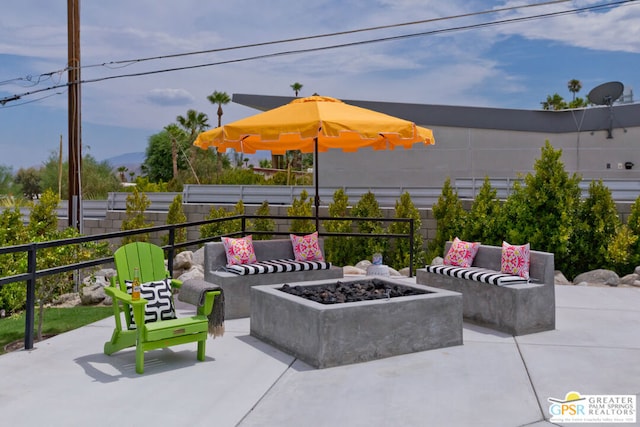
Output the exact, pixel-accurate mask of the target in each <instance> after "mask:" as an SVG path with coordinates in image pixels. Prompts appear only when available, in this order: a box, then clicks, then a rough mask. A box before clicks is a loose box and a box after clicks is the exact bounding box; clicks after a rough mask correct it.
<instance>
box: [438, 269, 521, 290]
mask: <svg viewBox="0 0 640 427" xmlns="http://www.w3.org/2000/svg"><path fill="white" fill-rule="evenodd" d="M425 268H426V270H427V271H429V272H431V273H437V274H442V275H445V276H451V277H457V278H459V279H467V280H474V281H476V282H483V283H488V284H491V285H497V286H505V285H515V284H520V283H528V281H527V279H525V278H523V277H520V276H514V275H512V274H505V273H500V272H498V271H494V270H488V269H486V268H479V267H456V266H451V265H427V266H426V267H425Z"/></svg>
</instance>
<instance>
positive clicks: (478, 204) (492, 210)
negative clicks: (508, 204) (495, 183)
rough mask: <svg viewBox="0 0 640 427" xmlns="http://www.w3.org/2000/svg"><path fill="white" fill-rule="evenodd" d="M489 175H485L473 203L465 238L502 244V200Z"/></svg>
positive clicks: (489, 243) (491, 243) (465, 227)
mask: <svg viewBox="0 0 640 427" xmlns="http://www.w3.org/2000/svg"><path fill="white" fill-rule="evenodd" d="M497 194H498V193H497V191H496V190H495V188H493V187H492V186H491V182H490V181H489V177H485V179H484V183H483V184H482V187H480V191H478V194H477V195H476V198H475V199H474V200H473V203H472V204H471V209H470V210H469V212H468V213H467V217H466V220H465V224H464V230H463V233H462V235H463V239H464V240H467V241H473V242H482V243H485V244H487V245H497V246H501V245H502V236H501V235H500V233H499V232H498V217H499V215H500V200H498V195H497Z"/></svg>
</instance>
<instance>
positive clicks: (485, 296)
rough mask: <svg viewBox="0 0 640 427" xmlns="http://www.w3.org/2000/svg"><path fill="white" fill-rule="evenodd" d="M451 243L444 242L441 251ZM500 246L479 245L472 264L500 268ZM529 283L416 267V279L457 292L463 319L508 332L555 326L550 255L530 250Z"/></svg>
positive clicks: (516, 333) (513, 333) (552, 272)
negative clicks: (480, 278)
mask: <svg viewBox="0 0 640 427" xmlns="http://www.w3.org/2000/svg"><path fill="white" fill-rule="evenodd" d="M450 247H451V242H447V244H446V246H445V253H446V252H447V251H448V250H449V248H450ZM501 258H502V248H501V247H497V246H488V245H480V249H479V250H478V254H477V255H476V257H475V259H474V261H473V267H482V268H487V269H490V270H495V271H498V272H499V271H500V264H501V262H500V261H501ZM530 260H531V266H530V269H529V275H530V277H531V282H530V283H523V284H515V285H508V286H496V285H491V284H487V283H481V282H477V281H474V280H468V279H462V278H457V277H450V276H445V275H442V274H437V273H432V272H428V271H427V270H426V269H424V268H423V269H418V270H417V272H416V282H417V283H419V284H421V285H426V286H432V287H434V288H440V289H447V290H450V291H455V292H460V293H461V294H462V295H463V316H464V318H465V319H466V320H468V321H471V322H473V323H477V324H479V325H483V326H487V327H490V328H492V329H495V330H498V331H502V332H506V333H509V334H512V335H526V334H531V333H535V332H541V331H548V330H553V329H555V319H556V306H555V288H554V281H555V279H554V275H555V272H554V269H555V264H554V256H553V254H552V253H548V252H539V251H531V258H530Z"/></svg>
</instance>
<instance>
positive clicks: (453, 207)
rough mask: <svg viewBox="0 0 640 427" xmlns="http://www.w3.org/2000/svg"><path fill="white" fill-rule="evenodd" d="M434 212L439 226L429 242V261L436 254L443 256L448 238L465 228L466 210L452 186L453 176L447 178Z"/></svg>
mask: <svg viewBox="0 0 640 427" xmlns="http://www.w3.org/2000/svg"><path fill="white" fill-rule="evenodd" d="M432 212H433V216H434V218H435V219H436V221H437V224H438V228H437V230H436V237H435V238H434V239H433V240H432V241H431V242H430V243H429V247H428V255H427V261H429V262H430V261H431V259H433V258H434V257H436V256H443V255H444V244H445V243H446V242H447V240H453V239H454V237H458V236H460V235H461V233H462V231H463V229H464V224H465V217H466V212H465V210H464V209H463V208H462V202H461V201H460V198H459V197H458V192H457V191H455V190H454V188H453V187H452V186H451V178H449V177H447V179H446V180H445V182H444V186H443V187H442V193H441V194H440V196H439V197H438V201H437V202H436V203H435V204H434V205H433V207H432ZM430 258H431V259H430Z"/></svg>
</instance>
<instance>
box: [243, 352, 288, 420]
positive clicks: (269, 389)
mask: <svg viewBox="0 0 640 427" xmlns="http://www.w3.org/2000/svg"><path fill="white" fill-rule="evenodd" d="M297 360H298V358H296V357H294V358H293V360H292V361H291V363H289V365H288V366H287V368H286V369H285V370H283V371H282V373H281V374H280V375H278V378H276V380H275V381H274V382H273V384H271V385H270V386H269V388H268V389H267V390H266V391H265V392H264V393H262V396H260V398H259V399H258V400H257V401H256V402H255V403H254V404H253V405H251V408H249V410H248V411H247V413H246V414H244V416H243V417H242V418H240V421H238V422H237V423H236V427H237V426H239V425H241V424H242V422H243V421H244V420H245V419H246V418H247V417H248V416H249V415H250V414H251V413H252V412H253V410H254V409H255V408H256V406H258V405H259V404H260V402H262V400H263V399H264V398H265V397H266V396H267V394H269V392H270V391H271V390H272V389H273V388H274V387H275V386H276V384H278V383H279V382H280V379H281V378H282V377H283V376H284V374H286V373H287V372H289V370H290V369H291V367H292V366H293V364H294V363H296V361H297Z"/></svg>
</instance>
